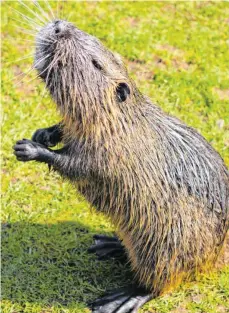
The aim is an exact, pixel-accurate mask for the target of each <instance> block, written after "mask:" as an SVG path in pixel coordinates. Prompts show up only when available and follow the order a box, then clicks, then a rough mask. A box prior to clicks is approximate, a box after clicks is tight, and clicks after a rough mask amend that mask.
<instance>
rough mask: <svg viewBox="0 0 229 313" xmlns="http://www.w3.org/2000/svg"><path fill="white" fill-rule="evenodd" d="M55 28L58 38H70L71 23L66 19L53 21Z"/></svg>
mask: <svg viewBox="0 0 229 313" xmlns="http://www.w3.org/2000/svg"><path fill="white" fill-rule="evenodd" d="M52 25H53V30H54V33H55V35H57V37H58V38H65V39H67V38H69V37H70V36H71V24H70V23H68V22H67V21H64V20H55V21H53V24H52Z"/></svg>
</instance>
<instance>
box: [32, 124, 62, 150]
mask: <svg viewBox="0 0 229 313" xmlns="http://www.w3.org/2000/svg"><path fill="white" fill-rule="evenodd" d="M52 136H53V133H52V132H50V131H49V130H48V128H40V129H37V130H36V131H35V133H34V134H33V136H32V141H35V142H38V143H40V144H42V145H44V146H46V147H54V146H55V145H56V143H55V142H54V140H53V138H52Z"/></svg>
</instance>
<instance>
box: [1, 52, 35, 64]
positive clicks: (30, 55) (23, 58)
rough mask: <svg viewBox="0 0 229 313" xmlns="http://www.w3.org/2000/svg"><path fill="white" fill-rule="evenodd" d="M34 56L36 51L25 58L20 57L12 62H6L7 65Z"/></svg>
mask: <svg viewBox="0 0 229 313" xmlns="http://www.w3.org/2000/svg"><path fill="white" fill-rule="evenodd" d="M33 56H34V53H30V54H29V55H27V56H25V57H23V58H20V59H17V60H14V61H12V62H7V63H5V65H7V66H8V65H11V64H13V63H17V62H19V61H22V60H26V59H29V58H32V57H33Z"/></svg>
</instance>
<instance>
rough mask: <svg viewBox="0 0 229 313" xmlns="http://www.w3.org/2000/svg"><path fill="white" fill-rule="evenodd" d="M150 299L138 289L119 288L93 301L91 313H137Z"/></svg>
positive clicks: (150, 296)
mask: <svg viewBox="0 0 229 313" xmlns="http://www.w3.org/2000/svg"><path fill="white" fill-rule="evenodd" d="M152 298H153V296H152V294H151V293H149V292H147V291H146V290H145V289H143V288H140V287H135V286H130V287H125V288H120V289H117V290H114V291H111V292H108V293H107V294H105V295H104V296H103V297H102V298H99V299H97V300H95V301H94V302H93V303H92V305H91V307H92V313H137V312H138V309H139V308H140V307H142V306H143V305H144V304H145V303H146V302H148V301H149V300H151V299H152Z"/></svg>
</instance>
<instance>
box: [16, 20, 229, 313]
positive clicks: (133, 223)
mask: <svg viewBox="0 0 229 313" xmlns="http://www.w3.org/2000/svg"><path fill="white" fill-rule="evenodd" d="M35 64H36V67H37V70H38V73H39V75H40V77H41V78H42V79H43V80H44V81H45V83H46V87H47V88H48V90H49V91H50V94H51V96H52V97H53V99H54V101H55V102H56V104H57V107H58V109H59V110H60V112H61V114H62V116H63V120H62V122H61V129H60V127H58V126H55V127H54V128H53V127H52V128H50V129H46V130H45V129H44V130H40V131H39V132H37V133H36V134H35V135H34V137H33V139H34V141H29V140H22V141H19V142H18V143H17V144H16V145H15V154H16V156H17V158H18V160H21V161H28V160H31V159H33V160H37V161H40V162H46V163H48V164H49V165H51V166H53V168H54V169H55V170H56V171H58V172H59V173H60V174H61V175H63V176H64V177H67V178H69V179H70V180H72V181H73V182H77V181H78V182H79V190H80V192H81V193H82V194H83V195H84V196H85V198H86V199H87V200H88V201H89V202H90V203H91V204H92V205H93V206H95V207H96V208H97V209H98V210H99V211H101V212H103V213H105V214H106V215H108V216H109V217H110V218H111V220H112V222H113V223H114V224H115V226H116V228H117V233H118V236H119V238H120V239H121V241H122V245H124V248H125V250H126V254H127V257H128V258H129V260H130V264H131V266H132V269H133V272H134V273H135V276H136V280H137V281H138V283H139V285H140V286H141V287H136V286H131V287H129V288H127V289H122V290H121V291H119V292H117V291H116V292H115V293H114V294H113V295H111V294H110V295H109V296H107V297H106V296H105V297H103V298H102V299H99V300H97V301H95V303H94V307H93V312H100V313H102V312H107V313H112V312H116V309H117V307H120V308H122V310H123V311H122V312H136V310H137V309H138V308H139V307H140V306H141V305H143V304H144V303H145V302H146V301H148V300H149V299H151V298H152V297H155V296H158V295H160V294H162V293H163V292H165V291H167V290H169V289H170V288H171V287H174V286H175V285H177V284H179V283H180V282H181V281H183V280H186V279H191V278H193V277H195V275H196V274H197V273H198V272H199V271H202V270H204V269H205V268H208V267H209V266H211V265H213V264H214V262H215V260H216V258H217V256H218V254H219V252H220V250H221V247H222V244H223V241H224V239H225V236H226V232H227V230H228V220H229V219H228V212H229V173H228V170H227V168H226V166H225V165H224V163H223V160H222V158H221V157H220V156H219V154H218V153H217V152H216V151H215V150H214V149H213V148H212V147H211V146H210V144H209V143H208V142H207V141H206V140H205V139H204V138H203V137H202V136H201V135H200V134H198V132H197V131H196V130H194V129H193V128H190V127H188V126H186V125H185V124H184V123H183V122H181V121H180V120H178V119H177V118H175V117H172V116H170V115H168V114H166V113H164V112H163V111H162V110H161V109H160V108H158V107H157V106H156V105H155V104H153V103H152V102H151V101H150V100H149V99H148V98H147V97H146V96H144V95H142V94H141V93H140V92H139V90H138V89H137V87H136V86H135V84H134V82H133V81H132V80H131V79H130V78H129V76H128V73H127V70H126V68H125V66H124V64H123V62H122V60H121V58H120V57H119V56H117V55H115V54H113V53H112V52H110V51H109V50H108V49H106V48H105V47H104V46H103V45H102V44H101V42H100V41H98V40H97V39H96V38H94V37H92V36H90V35H88V34H86V33H85V32H83V31H81V30H79V29H77V28H76V27H75V26H73V25H72V24H70V23H68V22H66V21H61V20H57V21H54V22H53V23H49V24H48V25H46V26H45V27H44V28H43V29H42V30H41V31H40V32H39V34H38V35H37V43H36V56H35ZM50 134H52V135H50ZM60 140H62V141H63V142H64V147H63V148H62V149H60V150H50V149H48V148H47V147H46V146H53V145H55V144H57V142H58V141H60ZM42 144H43V145H42ZM81 181H83V183H82V184H81ZM92 250H93V251H96V252H97V254H98V255H100V256H105V255H106V254H107V255H109V254H112V253H115V252H117V251H119V252H120V251H121V250H122V248H121V245H120V243H119V241H118V240H117V238H116V239H112V238H111V239H109V238H107V237H104V236H97V237H96V238H95V246H94V247H93V248H92ZM136 296H137V297H136Z"/></svg>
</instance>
